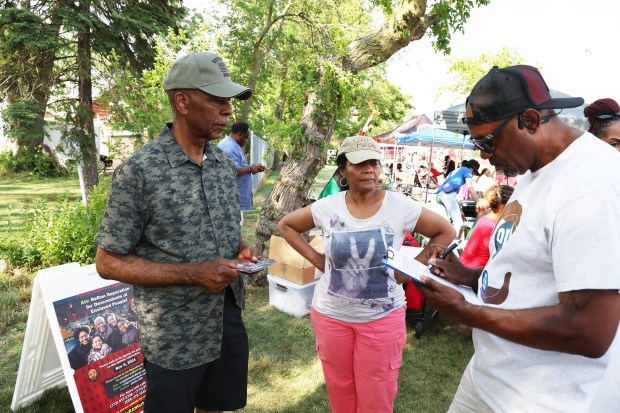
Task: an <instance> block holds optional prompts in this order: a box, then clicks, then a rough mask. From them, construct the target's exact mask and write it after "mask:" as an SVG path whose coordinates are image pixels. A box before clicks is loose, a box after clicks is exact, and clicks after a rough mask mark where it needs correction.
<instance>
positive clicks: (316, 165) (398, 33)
mask: <svg viewBox="0 0 620 413" xmlns="http://www.w3.org/2000/svg"><path fill="white" fill-rule="evenodd" d="M425 12H426V0H410V1H404V2H402V3H400V5H399V9H398V10H397V11H396V12H395V13H394V14H393V17H392V18H391V19H390V20H388V21H387V22H386V23H385V25H384V26H383V27H381V28H380V29H379V30H378V31H377V32H376V33H374V34H371V35H368V36H364V37H361V38H359V39H357V40H355V41H353V42H351V44H350V45H349V47H348V48H347V52H346V54H345V55H344V56H341V59H340V61H341V63H342V68H343V70H345V71H348V72H351V73H358V72H360V71H362V70H365V69H368V68H370V67H373V66H376V65H378V64H379V63H382V62H385V61H386V60H387V59H389V58H390V57H391V56H392V55H393V54H394V53H396V52H397V51H399V50H400V49H402V48H403V47H405V46H407V45H408V44H409V43H411V42H412V41H414V40H418V39H420V38H421V37H422V36H423V35H424V33H425V32H426V29H427V28H428V27H429V24H431V23H432V18H425V16H424V13H425ZM324 81H325V76H324V74H320V75H319V87H321V83H322V82H324ZM333 99H336V100H337V99H338V98H337V95H336V96H335V97H334V98H333ZM340 104H341V103H340V102H339V101H333V100H332V101H330V102H324V103H323V105H324V106H323V107H321V106H319V105H318V102H317V99H316V94H310V95H309V97H308V102H307V103H306V107H305V108H304V113H303V115H302V119H301V121H300V124H301V125H302V129H303V134H304V138H305V139H303V140H300V141H299V142H298V143H297V144H296V146H295V148H294V150H293V155H292V156H291V157H290V158H288V159H287V160H286V161H285V162H284V165H283V167H282V171H281V172H280V176H279V178H278V180H277V181H276V183H275V184H274V187H273V189H272V191H271V194H270V195H269V198H268V199H267V200H266V201H265V204H264V205H263V208H262V210H261V216H260V220H259V222H258V225H257V228H256V247H257V248H260V249H262V250H263V251H264V252H267V251H268V248H269V238H270V236H271V234H278V229H277V227H276V225H277V223H278V221H279V220H280V219H281V218H282V217H283V216H284V215H286V214H287V213H289V212H291V211H294V210H296V209H298V208H300V207H302V206H303V205H304V203H305V201H306V199H307V195H308V191H309V190H310V188H311V186H312V183H313V182H314V179H315V178H316V176H317V174H318V173H319V171H320V170H321V168H322V167H323V165H324V163H325V158H326V153H325V149H324V148H326V147H327V145H328V144H329V141H330V139H331V134H332V131H333V127H334V125H335V122H336V119H334V118H333V116H332V114H333V113H334V110H333V109H332V110H327V109H326V108H327V107H328V106H330V105H331V106H332V108H333V107H339V106H340Z"/></svg>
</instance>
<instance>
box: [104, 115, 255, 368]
mask: <svg viewBox="0 0 620 413" xmlns="http://www.w3.org/2000/svg"><path fill="white" fill-rule="evenodd" d="M171 126H172V125H171V124H167V125H166V127H164V129H163V131H162V133H161V134H160V136H159V137H158V138H157V139H156V140H154V141H153V142H151V143H149V144H147V145H145V146H144V147H142V148H140V149H139V150H138V151H136V152H135V153H134V154H133V155H132V156H131V157H129V158H128V159H127V160H126V161H125V162H124V163H123V164H122V165H121V166H120V167H118V168H117V169H116V171H115V172H114V178H113V181H112V189H111V190H110V196H109V200H108V206H107V209H106V212H105V216H104V218H103V221H102V223H101V227H100V229H99V233H98V235H97V238H96V244H97V245H98V246H100V247H101V248H103V249H105V250H107V251H111V252H115V253H118V254H123V255H125V254H133V255H138V256H141V257H144V258H147V259H150V260H154V261H158V262H167V263H187V262H202V261H208V260H213V259H215V258H220V257H221V258H227V259H233V258H235V257H236V256H237V249H238V246H239V240H240V237H241V235H240V227H239V194H238V192H237V185H236V182H235V168H234V165H233V163H232V161H231V159H230V158H229V156H228V155H226V154H225V153H224V152H222V151H221V150H220V149H219V148H217V146H215V145H212V144H211V143H207V144H206V145H205V159H204V160H203V163H202V166H199V165H198V164H197V163H196V162H195V161H194V160H192V159H191V158H190V157H189V156H188V155H187V154H186V153H185V151H184V150H183V149H182V148H181V147H180V146H179V144H178V143H177V141H176V140H175V138H174V136H173V135H172V132H171V130H170V129H171ZM230 286H231V288H232V290H233V292H234V294H235V299H236V302H237V304H238V305H239V306H240V307H241V308H243V306H244V303H245V301H244V300H245V289H244V285H243V279H242V278H241V277H239V278H237V279H236V280H235V281H234V282H232V283H231V285H230ZM134 295H135V304H136V312H137V313H138V317H139V322H140V346H141V348H142V351H143V353H144V355H145V357H146V358H147V359H148V360H149V361H151V362H153V363H155V364H157V365H160V366H162V367H165V368H169V369H187V368H191V367H195V366H198V365H201V364H205V363H208V362H210V361H212V360H214V359H216V358H219V357H220V349H221V340H222V326H223V324H222V323H223V318H222V317H223V306H224V291H222V292H221V293H217V294H215V293H212V292H210V291H209V290H206V289H204V288H202V287H199V286H196V285H171V286H166V287H142V286H138V285H136V286H134Z"/></svg>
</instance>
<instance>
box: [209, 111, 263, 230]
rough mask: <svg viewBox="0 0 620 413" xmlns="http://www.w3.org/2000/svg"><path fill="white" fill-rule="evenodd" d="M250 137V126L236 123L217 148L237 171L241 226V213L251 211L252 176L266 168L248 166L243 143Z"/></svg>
mask: <svg viewBox="0 0 620 413" xmlns="http://www.w3.org/2000/svg"><path fill="white" fill-rule="evenodd" d="M249 137H250V126H249V125H248V124H247V123H245V122H237V123H235V124H234V125H232V127H231V129H230V136H226V137H225V138H224V139H222V140H221V141H220V143H218V144H217V146H218V147H219V148H220V149H221V150H223V151H224V152H226V153H227V154H228V156H230V157H231V158H232V160H233V162H234V163H235V169H236V171H237V189H238V190H239V203H240V205H241V225H243V211H248V210H250V209H252V206H253V194H252V175H254V174H257V173H259V172H263V171H264V170H265V169H266V168H267V167H266V166H265V165H263V164H262V163H260V162H259V163H253V164H252V165H248V160H247V158H246V157H245V153H244V148H245V143H246V142H247V140H248V138H249Z"/></svg>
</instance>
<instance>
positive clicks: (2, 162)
mask: <svg viewBox="0 0 620 413" xmlns="http://www.w3.org/2000/svg"><path fill="white" fill-rule="evenodd" d="M17 172H26V173H29V174H31V175H32V176H35V177H37V178H44V177H53V176H61V175H63V174H65V173H66V172H67V171H65V170H64V169H62V168H58V167H57V166H56V164H55V163H54V161H53V159H52V157H51V156H49V155H48V154H47V153H45V152H42V151H41V147H39V148H38V150H31V149H27V148H19V149H18V151H17V153H16V154H13V152H12V151H10V150H8V151H4V152H2V153H0V174H5V175H6V174H10V173H17Z"/></svg>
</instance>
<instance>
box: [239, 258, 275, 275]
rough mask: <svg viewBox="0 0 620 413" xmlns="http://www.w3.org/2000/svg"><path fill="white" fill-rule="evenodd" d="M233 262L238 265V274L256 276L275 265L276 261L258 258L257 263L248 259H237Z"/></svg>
mask: <svg viewBox="0 0 620 413" xmlns="http://www.w3.org/2000/svg"><path fill="white" fill-rule="evenodd" d="M235 262H236V263H237V265H238V268H239V272H242V273H244V274H256V273H257V272H260V271H262V270H264V269H265V268H267V267H269V266H270V265H273V264H275V263H276V260H273V259H269V258H259V259H258V261H257V262H253V261H252V260H249V259H238V260H235Z"/></svg>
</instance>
